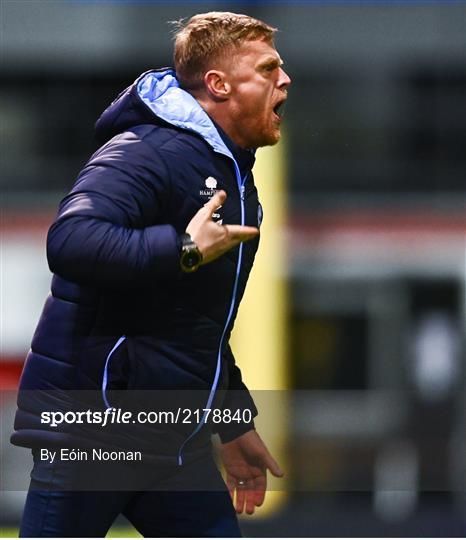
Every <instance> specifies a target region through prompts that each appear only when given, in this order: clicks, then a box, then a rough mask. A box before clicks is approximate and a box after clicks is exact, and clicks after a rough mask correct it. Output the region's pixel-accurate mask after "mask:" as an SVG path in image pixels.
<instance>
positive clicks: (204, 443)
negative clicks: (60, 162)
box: [11, 68, 262, 463]
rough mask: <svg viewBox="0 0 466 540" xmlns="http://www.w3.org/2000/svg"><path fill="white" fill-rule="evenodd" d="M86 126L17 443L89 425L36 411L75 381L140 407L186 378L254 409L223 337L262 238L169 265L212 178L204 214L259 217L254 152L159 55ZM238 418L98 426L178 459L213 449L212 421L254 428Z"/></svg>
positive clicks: (55, 241) (68, 399) (250, 221)
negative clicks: (88, 142) (89, 132)
mask: <svg viewBox="0 0 466 540" xmlns="http://www.w3.org/2000/svg"><path fill="white" fill-rule="evenodd" d="M96 129H97V136H98V138H99V139H100V140H102V142H104V145H103V146H102V147H101V148H100V149H99V150H98V151H97V152H96V153H95V154H94V155H93V156H92V157H91V159H90V160H89V162H88V163H87V164H86V165H85V167H84V169H83V170H82V171H81V173H80V174H79V177H78V179H77V181H76V183H75V185H74V187H73V189H72V190H71V192H70V193H69V194H68V195H67V196H66V197H65V198H64V199H63V201H62V202H61V205H60V208H59V212H58V215H57V218H56V219H55V221H54V223H53V224H52V226H51V228H50V230H49V234H48V239H47V256H48V261H49V266H50V269H51V270H52V272H53V273H54V277H53V280H52V287H51V294H50V295H49V297H48V298H47V300H46V303H45V306H44V309H43V312H42V315H41V318H40V321H39V323H38V326H37V329H36V332H35V334H34V337H33V340H32V345H31V350H30V352H29V354H28V356H27V359H26V362H25V365H24V369H23V374H22V377H21V381H20V390H19V396H18V411H17V414H16V419H15V431H14V433H13V435H12V438H11V440H12V442H13V444H17V445H21V446H27V447H34V446H43V445H52V444H57V445H65V446H66V445H68V446H69V445H70V444H84V443H85V442H86V440H89V439H90V438H93V437H95V436H96V435H95V432H92V433H90V432H89V431H88V426H86V425H67V424H62V425H60V426H58V427H51V426H50V425H49V424H44V423H43V422H41V413H42V412H43V411H64V412H66V411H67V410H72V409H74V410H76V409H80V405H82V403H81V401H83V398H82V396H81V394H79V395H78V397H76V395H75V394H74V391H75V390H78V391H83V390H86V391H87V390H89V391H90V392H93V393H94V394H95V395H96V396H98V397H97V398H95V399H94V401H93V407H94V409H95V408H97V409H99V408H100V409H102V410H105V409H106V408H107V407H108V406H113V405H114V403H113V402H112V400H111V397H110V396H111V392H112V389H121V390H124V391H126V392H127V391H135V392H139V393H140V394H138V396H141V395H143V396H144V399H142V398H141V403H142V402H143V401H144V404H145V405H148V406H149V408H150V405H151V403H153V405H155V404H156V402H157V399H156V396H157V395H158V392H163V391H165V390H170V391H175V392H177V393H178V395H179V396H182V395H183V392H187V393H189V392H192V391H195V392H194V394H196V397H195V398H193V399H192V400H191V401H190V402H189V403H190V405H189V407H193V408H194V407H199V408H200V409H202V408H210V407H219V406H222V407H223V408H229V409H230V410H237V409H242V410H244V409H249V410H251V411H252V417H254V416H255V415H256V414H257V411H256V409H255V407H254V403H253V401H252V399H251V396H250V395H249V392H248V391H247V389H246V387H245V385H244V384H243V382H242V379H241V372H240V370H239V369H238V367H237V366H236V365H235V360H234V357H233V354H232V352H231V350H230V348H229V345H228V340H229V336H230V332H231V329H232V327H233V323H234V320H235V317H236V313H237V309H238V306H239V303H240V301H241V298H242V296H243V293H244V289H245V286H246V282H247V279H248V275H249V272H250V270H251V267H252V265H253V261H254V256H255V253H256V250H257V246H258V239H254V240H252V241H249V242H247V243H244V244H241V245H240V246H238V247H236V248H235V249H233V250H231V251H229V252H228V253H226V254H224V255H223V256H222V257H220V258H219V259H217V260H215V261H214V262H212V263H210V264H207V265H205V266H202V267H200V268H199V270H198V271H197V272H194V273H192V274H184V273H183V272H181V271H180V268H179V254H180V249H179V235H180V234H181V233H183V232H184V231H185V229H186V226H187V224H188V223H189V221H190V220H191V219H192V217H193V216H194V214H196V212H197V211H198V210H199V209H200V208H201V207H202V206H203V205H204V204H205V203H206V202H207V201H208V200H209V199H210V198H211V197H212V195H213V194H214V193H215V190H216V189H223V190H225V191H226V192H227V195H228V197H227V200H226V202H225V204H224V205H223V206H222V207H221V208H220V209H218V210H217V212H216V213H215V214H214V219H216V220H222V221H223V223H225V224H232V223H237V224H245V225H251V226H260V223H259V222H258V221H260V219H261V218H260V216H261V215H262V212H261V208H260V204H259V202H258V198H257V191H256V188H255V186H254V181H253V176H252V173H251V168H252V166H253V163H254V154H253V152H251V151H247V150H243V149H240V148H238V147H237V146H236V145H234V143H233V142H232V141H230V140H229V139H228V138H227V137H226V135H225V134H224V133H223V132H222V131H221V130H220V128H219V127H218V126H216V125H215V124H214V123H213V122H212V120H211V119H210V118H209V116H208V115H207V114H206V113H205V111H204V110H203V109H202V108H201V107H200V105H199V104H198V102H197V101H196V100H195V99H194V98H193V97H192V96H191V95H190V94H188V93H187V92H185V91H183V90H182V89H181V88H180V87H179V86H178V83H177V80H176V78H175V74H174V72H173V71H172V70H170V69H168V68H167V69H163V70H154V71H149V72H147V73H145V74H143V75H141V76H140V77H139V78H138V79H137V80H136V81H135V83H134V84H133V85H131V86H130V87H128V88H127V89H126V90H124V91H123V92H122V93H121V94H120V95H119V96H118V97H117V99H116V100H115V101H114V102H113V103H112V104H111V105H110V107H109V108H108V109H107V110H106V111H105V112H104V113H103V115H102V116H101V118H100V119H99V120H98V122H97V124H96ZM138 399H139V398H138ZM190 399H191V398H190ZM84 401H85V400H84ZM188 401H189V400H188ZM77 404H78V405H77ZM146 408H147V407H146ZM244 419H245V417H244V416H243V417H242V420H241V421H240V422H232V423H229V424H226V423H223V424H222V423H221V424H212V423H211V422H207V423H206V422H205V420H206V419H205V418H202V417H201V418H200V421H199V422H195V423H193V422H191V423H189V424H180V423H176V424H169V425H160V424H157V425H146V424H145V425H139V424H138V425H136V426H125V428H124V429H120V430H119V431H118V434H116V435H115V437H114V438H113V439H112V441H111V444H110V441H109V440H107V441H105V440H104V439H105V437H106V435H104V434H103V431H102V435H101V437H102V442H107V443H109V444H110V445H114V446H115V445H116V446H118V447H122V448H130V447H131V448H136V449H139V450H142V451H143V452H144V453H145V454H146V455H150V456H151V457H152V458H154V459H160V460H165V461H170V462H171V461H172V460H177V462H178V463H182V462H183V461H189V460H190V459H193V458H194V457H196V456H197V455H199V454H200V453H202V452H204V451H207V450H208V449H209V448H210V435H211V432H212V430H213V431H218V432H219V434H220V436H221V438H222V440H223V441H228V440H232V439H234V438H235V437H237V436H238V435H240V434H242V433H244V432H245V431H247V430H249V429H251V428H253V421H248V419H247V418H246V420H244ZM191 420H193V418H192V419H191ZM99 436H100V435H99ZM115 441H117V442H115Z"/></svg>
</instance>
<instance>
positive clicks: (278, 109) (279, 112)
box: [273, 99, 286, 118]
mask: <svg viewBox="0 0 466 540" xmlns="http://www.w3.org/2000/svg"><path fill="white" fill-rule="evenodd" d="M285 103H286V99H282V100H281V101H279V102H278V103H277V104H276V105H275V107H274V108H273V112H274V113H275V115H276V116H278V118H282V117H283V115H284V113H285Z"/></svg>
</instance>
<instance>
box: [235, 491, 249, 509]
mask: <svg viewBox="0 0 466 540" xmlns="http://www.w3.org/2000/svg"><path fill="white" fill-rule="evenodd" d="M245 500H246V490H245V488H244V487H238V486H236V504H235V508H236V512H237V513H238V514H242V513H243V509H244V502H245Z"/></svg>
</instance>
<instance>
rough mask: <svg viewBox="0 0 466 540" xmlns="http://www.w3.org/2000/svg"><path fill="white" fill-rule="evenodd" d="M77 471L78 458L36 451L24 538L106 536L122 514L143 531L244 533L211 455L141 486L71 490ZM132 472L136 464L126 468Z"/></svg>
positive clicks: (175, 534)
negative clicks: (51, 457)
mask: <svg viewBox="0 0 466 540" xmlns="http://www.w3.org/2000/svg"><path fill="white" fill-rule="evenodd" d="M75 472H76V470H75V465H74V464H72V463H64V462H61V461H59V460H57V461H55V462H54V463H52V464H51V463H48V462H43V461H40V460H39V458H38V454H37V452H34V467H33V469H32V472H31V484H30V488H29V492H28V495H27V499H26V505H25V508H24V512H23V517H22V520H21V527H20V533H19V535H20V537H22V538H27V537H104V536H105V535H106V533H107V531H108V530H109V528H110V527H111V525H112V523H113V522H114V520H115V519H116V517H117V516H118V515H119V514H123V515H124V516H125V517H126V518H127V519H128V520H129V521H130V522H131V523H132V524H133V525H134V527H135V528H136V529H137V530H138V531H139V532H140V533H141V534H142V535H143V536H151V537H240V536H241V532H240V529H239V526H238V521H237V518H236V513H235V510H234V508H233V505H232V502H231V499H230V495H229V493H228V490H227V488H226V486H225V484H224V482H223V479H222V477H221V475H220V472H219V471H218V469H217V466H216V465H215V462H214V460H213V458H212V456H211V455H209V456H206V457H204V458H201V459H198V460H197V461H195V462H193V463H191V464H189V465H184V466H182V467H178V468H174V469H173V473H171V472H169V474H168V476H167V474H165V475H164V477H163V479H160V478H161V477H160V475H159V476H157V474H154V480H153V484H152V485H151V486H150V488H149V489H145V490H141V491H133V490H132V491H118V490H113V491H102V490H98V491H93V490H86V491H73V490H69V489H67V479H68V478H69V476H70V475H71V474H74V473H75ZM130 473H131V469H130V468H128V469H126V470H123V469H122V470H121V471H120V474H130ZM148 475H149V476H150V475H151V473H150V472H148ZM186 486H190V488H188V490H186ZM197 487H199V489H196V488H197Z"/></svg>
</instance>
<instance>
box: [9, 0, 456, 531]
mask: <svg viewBox="0 0 466 540" xmlns="http://www.w3.org/2000/svg"><path fill="white" fill-rule="evenodd" d="M213 9H217V10H228V11H236V12H243V13H247V14H249V15H252V16H256V17H258V18H261V19H264V20H265V21H266V22H268V23H269V24H272V25H274V26H277V27H278V28H279V29H280V33H279V34H278V37H277V40H276V45H277V48H278V50H279V52H280V54H281V56H282V58H283V60H284V62H285V68H286V70H287V72H288V73H289V75H290V76H291V78H292V80H293V84H292V87H291V88H290V91H289V100H288V103H287V110H286V120H285V134H284V138H283V142H282V143H281V145H280V148H279V149H278V150H277V152H280V157H279V163H280V167H279V171H278V173H277V171H275V172H276V173H277V174H278V175H279V178H278V179H277V182H279V183H280V185H281V186H282V187H283V189H284V190H283V194H281V192H278V193H280V198H279V199H278V202H277V201H275V203H274V204H275V205H278V215H279V216H280V219H281V220H282V223H280V235H279V238H278V236H277V242H278V243H277V246H280V247H279V249H280V253H282V254H283V256H282V259H283V260H282V263H283V264H281V263H280V264H281V266H280V268H281V269H282V270H281V271H280V277H279V279H280V283H281V285H280V287H281V288H280V289H279V290H280V291H281V292H280V293H278V292H277V294H282V295H284V298H286V301H285V302H284V303H283V308H282V309H281V312H280V315H281V317H282V319H283V321H282V322H280V323H279V324H281V325H282V327H283V332H282V336H283V340H284V342H285V343H284V344H283V343H282V344H281V346H282V348H283V350H285V351H286V355H285V357H284V358H282V359H281V360H280V359H277V360H276V362H278V363H280V366H279V369H278V370H277V373H278V374H279V384H274V386H270V387H269V388H270V389H275V388H282V389H283V388H285V389H287V390H286V391H285V392H284V391H283V390H281V391H282V393H283V392H284V393H285V395H286V410H287V413H286V415H285V416H284V420H283V422H279V424H280V423H283V424H284V425H278V424H277V425H276V431H280V432H282V433H283V437H282V440H281V444H282V448H281V454H282V455H283V459H284V461H285V462H286V470H287V480H286V490H285V491H283V492H282V493H281V497H280V498H279V500H277V502H276V504H274V505H273V507H270V508H269V509H266V510H265V511H264V512H263V513H262V514H261V513H259V514H258V516H257V517H255V518H254V519H247V520H244V521H243V522H242V526H243V531H244V533H245V535H246V536H332V535H335V536H348V537H351V536H382V535H383V536H465V535H466V495H465V489H466V464H465V456H466V395H465V328H466V286H465V279H466V4H465V3H463V2H448V1H443V2H440V1H439V2H419V1H416V2H414V1H413V2H410V1H405V2H401V1H396V2H249V3H248V2H243V3H237V2H215V3H212V2H166V3H160V2H149V1H145V2H129V1H120V2H116V1H113V2H112V1H102V2H98V1H84V2H73V1H47V0H45V1H38V0H33V1H23V0H16V1H9V0H2V2H1V18H2V22H1V24H2V27H1V32H2V43H1V45H2V70H1V73H0V80H1V89H0V96H1V99H0V118H1V133H2V138H1V156H2V158H1V159H2V163H1V178H0V182H1V193H2V213H1V225H2V237H1V296H2V304H1V355H0V388H1V389H2V394H1V395H0V396H1V408H2V410H1V417H0V421H1V423H2V424H1V426H0V428H1V429H0V450H1V455H0V478H2V482H3V485H4V486H8V479H9V478H13V477H14V478H15V479H16V480H18V479H24V480H22V482H23V484H24V488H23V489H27V485H28V474H29V470H30V466H31V460H30V457H29V453H28V451H27V450H25V449H20V448H13V447H12V446H11V445H10V444H9V442H8V440H9V435H10V432H11V428H12V424H11V423H12V417H13V414H14V410H15V405H14V399H15V395H14V393H15V389H16V386H17V383H18V378H19V375H20V372H21V367H22V363H23V360H24V357H25V354H26V352H27V350H28V348H29V344H30V339H31V337H32V334H33V331H34V327H35V324H36V322H37V319H38V316H39V314H40V310H41V308H42V304H43V301H44V299H45V296H46V295H47V293H48V289H49V282H50V274H49V271H48V268H47V264H46V259H45V235H46V232H47V227H48V226H49V224H50V222H51V220H52V219H53V217H54V213H55V211H56V208H57V205H58V203H59V201H60V199H61V198H62V197H63V196H64V195H65V194H66V193H67V191H68V190H69V189H70V188H71V186H72V184H73V182H74V180H75V178H76V175H77V173H78V172H79V170H80V168H81V167H82V166H83V165H84V163H85V162H86V160H87V159H88V157H89V156H90V154H91V153H92V152H93V151H95V150H96V149H97V143H96V142H95V140H94V138H93V125H94V122H95V120H96V119H97V117H98V116H99V115H100V113H101V112H102V111H103V109H104V108H105V107H106V106H107V105H108V104H109V103H110V101H112V100H113V98H114V97H115V96H116V94H117V93H118V92H119V91H120V90H121V89H123V88H124V87H126V86H127V85H128V84H130V83H131V82H132V81H133V80H134V79H135V78H136V77H137V76H138V75H139V73H141V72H143V71H145V70H147V69H150V68H156V67H162V66H166V65H171V64H172V60H171V47H172V44H171V39H170V34H169V33H170V27H169V26H168V25H167V21H170V20H175V19H179V18H180V17H189V16H191V15H192V14H194V13H199V12H203V11H210V10H213ZM277 159H278V158H277ZM277 170H278V165H277ZM271 176H273V175H271ZM271 181H273V179H270V178H269V179H268V178H260V175H258V174H257V172H256V183H257V185H258V189H259V195H260V196H261V192H264V194H266V193H269V194H270V195H266V196H265V195H264V197H265V198H267V197H269V196H270V197H273V193H274V190H273V184H270V182H271ZM275 194H277V192H275ZM263 202H264V201H263ZM275 215H277V214H276V213H275V211H274V212H269V217H270V219H273V217H274V216H275ZM264 216H265V217H264V222H266V220H267V219H268V217H267V216H268V214H267V206H266V205H265V204H264ZM277 291H278V289H277ZM241 315H242V313H241V312H240V317H241ZM260 346H261V344H260V343H259V344H258V348H260ZM282 356H283V355H282ZM238 358H240V357H238ZM274 361H275V360H274ZM239 363H241V361H239ZM245 369H246V371H247V370H248V367H247V366H246V367H245ZM247 380H248V379H247ZM253 388H263V386H262V387H261V386H260V385H259V386H254V385H253ZM266 388H268V387H267V386H266ZM24 496H25V493H24V492H23V491H12V490H8V489H4V490H3V491H2V492H1V494H0V497H1V505H0V530H1V528H3V534H4V535H5V534H6V535H9V534H11V535H13V534H15V530H16V527H17V524H18V520H19V517H20V512H21V509H22V504H23V502H24ZM118 526H119V527H123V528H122V529H118V528H117V531H120V532H121V531H123V532H124V534H125V535H128V534H130V531H129V529H127V528H125V527H126V525H125V524H124V523H123V522H121V523H119V524H118Z"/></svg>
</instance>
